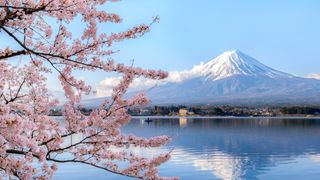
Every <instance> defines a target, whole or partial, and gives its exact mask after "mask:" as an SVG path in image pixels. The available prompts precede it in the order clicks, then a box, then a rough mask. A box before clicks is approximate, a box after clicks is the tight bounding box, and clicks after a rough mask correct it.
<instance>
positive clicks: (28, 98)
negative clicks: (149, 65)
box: [0, 0, 175, 179]
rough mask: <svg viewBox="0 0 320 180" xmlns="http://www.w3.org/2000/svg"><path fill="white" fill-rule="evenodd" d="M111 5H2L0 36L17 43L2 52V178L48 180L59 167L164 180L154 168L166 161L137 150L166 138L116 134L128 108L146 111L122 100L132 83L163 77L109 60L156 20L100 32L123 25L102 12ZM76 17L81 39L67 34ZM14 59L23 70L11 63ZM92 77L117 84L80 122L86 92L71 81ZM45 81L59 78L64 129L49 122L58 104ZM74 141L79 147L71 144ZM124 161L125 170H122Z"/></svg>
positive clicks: (58, 1)
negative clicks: (109, 76) (116, 78)
mask: <svg viewBox="0 0 320 180" xmlns="http://www.w3.org/2000/svg"><path fill="white" fill-rule="evenodd" d="M115 1H116V0H96V1H88V0H85V1H77V0H26V1H20V0H0V33H1V35H2V36H7V38H8V39H9V38H10V39H11V40H12V41H11V42H14V44H11V43H8V44H6V48H3V49H0V176H2V177H7V178H10V179H11V178H19V179H48V178H51V177H52V176H53V174H54V172H55V171H57V170H58V168H57V164H56V163H67V162H73V163H82V164H86V165H88V166H92V167H96V168H100V169H104V170H106V171H109V172H112V173H116V174H120V175H124V176H130V177H137V178H145V179H162V178H161V177H159V176H158V169H157V167H158V166H159V165H160V164H162V163H164V162H165V161H167V160H168V159H169V158H170V154H169V153H165V154H159V155H158V156H152V157H151V156H150V157H148V156H143V154H142V155H141V154H139V153H137V152H136V151H134V149H136V148H143V149H146V150H147V149H150V148H155V147H159V146H162V145H164V144H166V143H168V142H169V141H170V138H169V137H167V136H158V137H152V138H149V139H147V138H142V137H137V136H135V135H125V134H123V133H122V132H121V127H122V126H123V125H125V124H127V123H128V122H129V121H130V119H131V117H130V115H129V114H128V112H127V110H128V108H129V107H137V106H144V105H146V104H148V99H147V98H146V97H145V95H144V94H143V93H141V94H137V95H136V96H134V97H132V98H129V99H125V98H124V97H123V95H124V94H125V93H126V91H127V90H128V87H129V85H130V83H131V82H132V81H133V80H134V79H135V78H137V77H145V78H151V79H163V78H166V77H167V73H166V72H163V71H160V70H158V71H157V70H143V69H142V68H138V67H132V66H131V65H128V66H127V65H125V64H119V63H116V62H117V61H116V60H115V59H113V56H112V55H113V54H114V53H117V52H118V51H115V50H114V49H112V45H113V44H114V43H116V42H120V41H124V40H127V39H133V38H137V37H140V36H142V35H144V34H145V33H147V32H148V31H149V30H150V26H151V25H152V24H153V23H155V22H157V21H158V18H157V17H155V18H154V20H153V21H151V23H150V24H147V25H146V24H141V25H137V26H135V27H132V28H130V29H128V30H126V31H124V32H101V30H100V29H98V27H99V26H98V25H99V24H101V23H120V22H121V17H120V16H118V15H117V14H114V13H111V12H105V11H102V10H101V9H102V8H101V5H104V4H106V5H108V4H109V3H111V2H115ZM76 18H80V19H81V21H82V24H83V25H84V28H83V29H82V30H81V33H80V35H79V33H73V32H71V31H70V25H71V23H72V22H73V21H75V19H76ZM102 31H103V30H102ZM4 43H5V42H4ZM15 59H20V60H21V62H22V63H20V64H19V65H16V64H14V63H12V62H13V61H14V60H15ZM96 70H100V71H104V72H105V73H117V74H119V75H120V76H122V80H121V82H120V83H119V84H118V85H117V86H116V87H115V88H114V89H113V93H112V96H111V97H108V98H106V99H105V100H104V101H103V103H102V104H101V105H100V106H99V107H98V108H96V109H95V110H93V111H92V112H91V113H90V114H89V115H85V114H83V113H82V112H81V111H80V110H79V109H80V108H79V107H81V99H82V95H83V94H87V93H89V92H90V91H91V86H90V85H89V84H88V83H87V82H85V81H83V80H80V79H77V77H75V76H74V75H73V74H74V72H75V71H91V72H92V73H93V72H94V71H96ZM48 74H58V77H57V78H58V80H59V82H60V84H61V86H62V90H63V92H64V94H65V97H66V99H67V101H66V102H65V103H64V105H63V110H62V112H63V118H64V120H65V123H62V122H61V121H59V120H57V119H55V118H54V117H52V116H49V112H50V110H51V109H53V108H56V107H57V106H58V101H57V100H56V99H54V98H52V97H51V96H50V95H49V94H50V93H49V91H48V88H47V84H46V77H47V75H48ZM72 138H75V139H76V140H74V141H72V142H69V141H70V139H72ZM66 154H67V155H68V156H64V155H66ZM123 162H124V163H126V164H127V167H123V166H119V163H123ZM174 179H175V178H174Z"/></svg>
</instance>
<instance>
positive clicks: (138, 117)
mask: <svg viewBox="0 0 320 180" xmlns="http://www.w3.org/2000/svg"><path fill="white" fill-rule="evenodd" d="M131 117H132V118H133V119H143V118H151V119H179V118H186V119H204V118H206V119H319V120H320V116H312V117H306V116H131Z"/></svg>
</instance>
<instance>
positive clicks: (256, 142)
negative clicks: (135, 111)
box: [124, 118, 320, 179]
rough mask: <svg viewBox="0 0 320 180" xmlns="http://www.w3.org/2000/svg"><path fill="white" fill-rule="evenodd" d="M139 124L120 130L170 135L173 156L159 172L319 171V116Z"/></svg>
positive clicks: (266, 175) (244, 174) (259, 174)
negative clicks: (315, 117) (292, 169)
mask: <svg viewBox="0 0 320 180" xmlns="http://www.w3.org/2000/svg"><path fill="white" fill-rule="evenodd" d="M140 122H141V121H140V120H139V119H136V120H133V121H132V122H131V124H130V125H128V126H126V127H125V128H124V131H126V132H130V133H131V132H133V133H136V134H139V135H141V136H147V137H148V136H153V135H159V134H169V135H171V136H172V137H173V141H172V143H171V144H170V145H169V146H173V147H175V150H174V151H173V158H172V159H171V161H170V162H169V163H167V164H166V165H164V166H163V167H162V169H161V170H160V172H161V173H162V174H164V175H177V174H178V175H181V176H182V178H183V179H194V178H196V179H214V178H216V179H270V178H272V179H274V178H279V179H283V178H290V179H295V178H300V177H304V179H316V178H318V177H319V175H320V171H319V169H320V161H319V159H320V155H319V154H320V140H319V135H320V120H316V119H309V120H306V119H186V118H177V119H164V118H160V119H153V121H152V122H151V123H150V124H145V123H140ZM182 127H183V128H182ZM172 167H175V168H174V169H173V168H172ZM285 167H287V168H285ZM290 168H295V171H294V172H292V171H291V169H290ZM307 172H308V173H307ZM286 173H287V174H286ZM280 177H281V178H280Z"/></svg>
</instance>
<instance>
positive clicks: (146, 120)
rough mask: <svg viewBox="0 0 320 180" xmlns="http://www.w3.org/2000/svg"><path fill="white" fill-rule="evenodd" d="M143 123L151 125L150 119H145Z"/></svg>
mask: <svg viewBox="0 0 320 180" xmlns="http://www.w3.org/2000/svg"><path fill="white" fill-rule="evenodd" d="M144 122H147V123H151V122H152V119H150V118H147V119H145V120H144Z"/></svg>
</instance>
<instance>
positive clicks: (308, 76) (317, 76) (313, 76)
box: [306, 74, 320, 79]
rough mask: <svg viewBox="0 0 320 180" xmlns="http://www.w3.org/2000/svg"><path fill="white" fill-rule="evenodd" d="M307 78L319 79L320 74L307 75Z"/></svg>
mask: <svg viewBox="0 0 320 180" xmlns="http://www.w3.org/2000/svg"><path fill="white" fill-rule="evenodd" d="M306 77H307V78H313V79H320V74H309V75H307V76H306Z"/></svg>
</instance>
